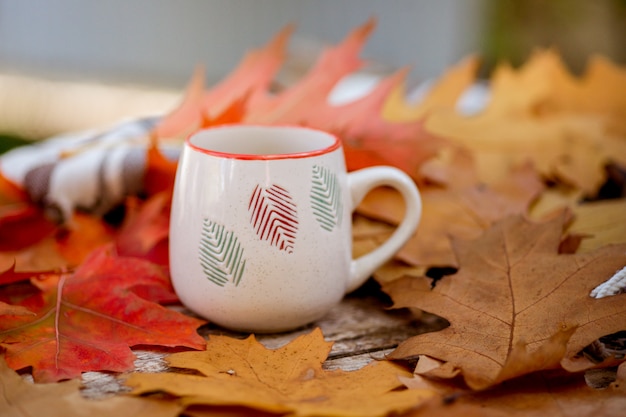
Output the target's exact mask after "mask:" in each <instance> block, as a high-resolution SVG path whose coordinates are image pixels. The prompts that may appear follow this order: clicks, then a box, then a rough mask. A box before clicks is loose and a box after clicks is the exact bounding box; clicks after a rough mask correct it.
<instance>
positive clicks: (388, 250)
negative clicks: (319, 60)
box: [170, 125, 421, 332]
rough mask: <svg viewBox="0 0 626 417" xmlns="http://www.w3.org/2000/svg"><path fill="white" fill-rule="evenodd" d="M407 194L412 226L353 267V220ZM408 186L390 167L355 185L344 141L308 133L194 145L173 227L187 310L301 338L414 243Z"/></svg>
mask: <svg viewBox="0 0 626 417" xmlns="http://www.w3.org/2000/svg"><path fill="white" fill-rule="evenodd" d="M378 185H390V186H393V187H395V188H397V189H398V190H399V191H400V192H401V193H402V194H403V196H404V197H405V200H406V201H407V206H408V210H407V213H409V214H408V215H407V217H406V218H405V219H404V222H403V224H401V225H400V227H399V228H398V230H397V231H396V233H395V234H394V235H393V236H392V237H391V238H390V239H389V240H388V241H387V242H386V244H385V245H383V246H382V247H381V248H379V249H377V250H375V251H374V252H372V253H370V254H367V255H365V256H364V257H362V258H359V259H357V260H352V257H351V256H352V255H351V253H352V237H351V221H350V220H351V212H352V211H353V209H354V207H355V205H356V204H358V202H359V201H360V200H361V198H362V197H363V196H364V195H365V194H366V193H367V191H369V190H370V189H372V188H374V187H376V186H378ZM420 214H421V202H420V198H419V194H418V191H417V189H416V188H415V185H414V183H413V182H412V180H411V179H410V178H408V177H407V176H406V175H405V174H404V173H402V172H401V171H399V170H396V169H393V168H389V167H380V168H369V169H365V170H361V171H358V172H356V173H350V174H347V173H346V168H345V162H344V155H343V150H342V148H341V145H340V142H339V141H338V139H337V138H336V137H334V136H333V135H330V134H328V133H325V132H320V131H316V130H312V129H307V128H301V127H277V126H273V127H270V126H245V125H235V126H224V127H217V128H212V129H208V130H203V131H200V132H198V133H196V134H195V135H193V136H191V137H190V138H189V139H188V140H187V142H186V144H185V147H184V150H183V154H182V156H181V159H180V162H179V166H178V173H177V177H176V184H175V188H174V199H173V205H172V214H171V224H170V267H171V275H172V282H173V284H174V288H175V290H176V292H177V294H178V295H179V297H180V299H181V301H182V302H183V304H185V305H186V306H187V307H188V308H190V309H191V310H193V311H194V312H196V313H197V314H199V315H201V316H203V317H205V318H207V319H208V320H210V321H212V322H214V323H216V324H219V325H221V326H224V327H227V328H231V329H235V330H243V331H252V332H277V331H284V330H289V329H293V328H296V327H299V326H302V325H305V324H307V323H310V322H312V321H314V320H316V319H318V318H320V317H322V316H323V315H324V314H325V313H326V312H327V311H328V310H329V309H330V308H332V307H333V306H334V305H336V304H337V303H338V302H339V301H340V300H341V299H342V298H343V296H344V295H345V294H346V292H349V291H351V290H353V289H355V288H357V287H358V286H359V285H361V284H362V283H363V282H364V281H365V280H366V279H367V278H368V277H369V276H370V274H371V273H372V272H373V271H374V269H376V268H377V267H378V266H380V265H381V264H382V263H383V262H385V261H386V260H388V259H389V258H390V257H391V256H393V254H394V253H395V252H396V251H397V250H398V249H399V248H400V247H401V246H402V245H403V244H404V243H405V242H406V240H408V238H409V237H410V236H411V235H412V234H413V232H414V231H415V228H416V227H417V224H418V222H419V218H420Z"/></svg>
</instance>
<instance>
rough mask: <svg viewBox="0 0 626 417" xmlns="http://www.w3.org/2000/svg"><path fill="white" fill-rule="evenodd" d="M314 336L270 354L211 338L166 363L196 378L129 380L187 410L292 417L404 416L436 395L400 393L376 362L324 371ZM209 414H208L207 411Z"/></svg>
mask: <svg viewBox="0 0 626 417" xmlns="http://www.w3.org/2000/svg"><path fill="white" fill-rule="evenodd" d="M331 345H332V344H331V343H328V342H325V341H324V337H323V335H322V332H321V331H320V330H319V329H316V330H314V331H313V332H311V333H309V334H306V335H303V336H300V337H298V338H296V339H295V340H293V341H292V342H290V343H289V344H287V345H285V346H283V347H281V348H279V349H275V350H269V349H266V348H265V347H264V346H263V345H261V344H260V343H258V342H257V341H256V340H255V338H254V336H250V337H249V338H247V339H245V340H238V339H234V338H231V337H227V336H217V335H216V336H211V337H210V339H209V341H208V343H207V349H206V351H203V352H181V353H177V354H173V355H171V356H169V357H168V358H167V361H168V363H169V364H170V366H172V367H176V368H184V369H191V370H195V371H197V372H199V373H200V374H201V375H191V374H180V373H160V374H138V373H135V374H132V375H131V376H130V377H129V378H128V379H127V380H126V383H127V384H128V385H130V386H131V387H133V388H134V390H133V392H132V393H133V394H135V395H140V394H142V393H147V392H167V393H169V394H172V395H175V396H177V397H180V399H179V401H180V403H182V404H185V405H188V406H189V405H206V406H208V405H211V406H221V405H234V404H236V405H239V406H244V407H247V408H250V409H254V410H258V411H265V412H271V413H280V414H285V413H289V415H298V416H337V415H342V416H363V417H365V416H372V417H374V416H386V415H388V414H389V413H391V412H394V411H395V412H401V411H406V410H408V409H410V408H412V407H415V406H417V405H418V404H420V403H422V402H423V401H424V400H425V399H427V398H430V397H432V396H433V395H434V393H433V392H432V391H429V390H401V389H400V390H399V389H398V388H400V382H399V380H398V376H400V375H404V376H406V371H405V370H404V369H403V368H401V367H398V366H397V365H395V364H393V363H391V362H388V361H381V362H376V363H372V364H370V365H368V366H366V367H364V368H362V369H360V370H357V371H352V372H345V371H325V370H323V369H322V363H323V362H324V360H325V359H326V357H327V356H328V353H329V352H330V348H331ZM209 410H211V409H209Z"/></svg>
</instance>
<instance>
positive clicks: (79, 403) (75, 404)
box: [0, 358, 182, 417]
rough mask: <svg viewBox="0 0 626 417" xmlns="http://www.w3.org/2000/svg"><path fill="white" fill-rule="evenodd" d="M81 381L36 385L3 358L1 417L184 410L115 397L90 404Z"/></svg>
mask: <svg viewBox="0 0 626 417" xmlns="http://www.w3.org/2000/svg"><path fill="white" fill-rule="evenodd" d="M80 388H81V387H80V381H78V380H72V381H65V382H60V383H54V384H32V383H30V382H27V381H25V380H24V379H23V378H22V377H20V376H19V375H18V374H16V373H15V372H13V371H12V370H11V369H10V368H9V367H8V366H7V364H6V362H5V361H4V360H3V359H2V358H0V391H1V392H2V395H1V396H0V415H2V416H3V417H27V416H47V417H74V416H76V417H79V416H91V417H109V416H130V415H132V416H136V417H176V416H178V415H179V413H180V412H181V411H182V406H180V405H178V404H176V403H175V402H173V401H164V400H160V401H159V400H154V399H148V398H132V397H114V398H107V399H105V400H88V399H86V398H84V397H83V396H82V395H81V392H80Z"/></svg>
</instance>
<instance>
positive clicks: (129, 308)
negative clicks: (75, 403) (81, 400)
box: [0, 246, 204, 382]
mask: <svg viewBox="0 0 626 417" xmlns="http://www.w3.org/2000/svg"><path fill="white" fill-rule="evenodd" d="M34 283H35V284H36V285H37V286H39V287H40V289H41V291H39V292H37V293H35V294H33V295H31V296H29V297H26V298H24V299H23V300H21V301H20V302H19V303H14V305H17V306H21V307H24V308H26V309H28V310H30V311H32V312H34V313H35V314H36V316H35V317H32V316H29V315H24V316H4V317H3V320H2V321H1V322H0V346H2V347H3V348H4V349H5V358H6V360H7V363H8V364H9V366H10V367H12V368H13V369H16V370H17V369H23V368H26V367H29V366H30V367H32V368H33V377H34V378H35V380H36V381H41V382H50V381H58V380H61V379H66V378H74V377H77V376H80V374H81V372H83V371H89V370H109V371H116V372H123V371H128V370H130V369H133V358H134V356H133V354H132V352H131V350H130V348H129V347H132V346H135V345H140V344H141V345H158V346H171V347H174V346H186V347H190V348H195V349H198V348H202V347H203V346H204V340H203V338H202V337H200V336H199V335H198V334H197V333H196V328H197V327H198V326H200V325H201V324H202V323H203V321H201V320H198V319H195V318H192V317H188V316H185V315H182V314H180V313H177V312H175V311H172V310H168V309H166V308H165V307H162V306H160V305H159V304H156V302H158V301H161V300H163V299H171V298H172V295H171V293H172V289H171V287H170V283H169V279H168V277H167V276H166V275H165V274H164V273H163V271H162V270H161V269H160V268H159V267H157V266H156V265H153V264H151V263H149V262H146V261H143V260H141V259H136V258H123V257H118V256H115V255H114V254H113V253H112V251H111V247H109V246H103V247H102V248H101V249H100V250H97V251H96V252H94V253H93V254H92V255H91V256H90V257H89V259H87V260H86V261H85V262H84V263H83V264H82V265H81V266H80V267H79V268H78V269H77V270H76V271H75V272H74V273H73V274H71V275H70V274H58V275H55V276H52V277H50V276H48V279H46V280H43V281H41V282H37V281H34ZM4 296H6V293H5V292H3V293H2V294H0V301H4V302H6V301H10V300H5V299H3V298H2V297H4Z"/></svg>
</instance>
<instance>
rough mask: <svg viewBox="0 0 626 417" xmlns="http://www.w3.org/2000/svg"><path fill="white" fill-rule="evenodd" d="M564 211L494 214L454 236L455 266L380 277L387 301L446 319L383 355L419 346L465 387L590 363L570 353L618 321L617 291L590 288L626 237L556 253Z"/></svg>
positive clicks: (607, 270)
mask: <svg viewBox="0 0 626 417" xmlns="http://www.w3.org/2000/svg"><path fill="white" fill-rule="evenodd" d="M563 226H564V216H560V217H557V218H555V219H553V220H551V221H549V222H547V223H541V224H540V223H531V222H529V221H527V220H525V219H524V218H523V217H522V216H512V217H509V218H507V219H504V220H502V221H499V222H497V223H496V224H495V225H494V226H492V227H491V228H490V229H488V230H487V231H486V232H485V233H484V234H483V235H482V236H481V237H480V238H479V239H476V240H473V241H461V240H458V239H456V240H454V250H455V252H456V254H457V257H458V259H459V265H460V269H459V272H458V273H457V274H455V275H452V276H448V277H445V278H444V279H442V280H440V281H439V282H437V284H436V286H435V288H434V289H431V282H430V280H428V279H426V278H420V277H406V278H403V279H400V280H397V281H393V282H391V283H390V284H387V285H386V286H384V288H383V289H384V291H385V292H387V293H388V294H390V295H391V297H392V298H393V300H394V306H395V307H417V308H420V309H423V310H425V311H428V312H431V313H434V314H437V315H440V316H442V317H444V318H446V319H448V321H449V322H450V323H451V325H450V327H448V328H446V329H444V330H442V331H439V332H434V333H428V334H424V335H420V336H416V337H413V338H411V339H409V340H407V341H405V342H404V343H402V344H401V345H400V346H399V347H398V348H397V349H396V350H395V351H394V352H393V353H392V354H391V355H390V358H394V359H400V358H407V357H413V356H417V355H428V356H431V357H434V358H437V359H441V360H444V361H446V364H445V365H443V366H442V371H445V372H446V373H447V374H448V376H451V375H453V374H454V373H453V372H451V371H453V370H454V371H456V372H461V373H462V374H463V376H464V378H465V381H466V382H467V384H468V385H469V386H470V387H471V388H474V389H482V388H486V387H488V386H490V385H493V384H496V383H498V382H500V381H503V380H506V379H510V378H513V377H515V376H519V375H523V374H527V373H530V372H534V371H539V370H542V369H551V368H556V367H559V366H564V367H565V368H567V369H578V370H579V369H584V368H585V367H589V366H591V364H590V363H589V362H588V361H587V360H586V359H584V358H577V357H576V355H577V354H578V352H580V351H581V350H582V349H583V348H584V347H585V346H587V345H588V344H590V343H591V342H593V341H594V340H596V339H597V338H599V337H601V336H604V335H608V334H611V333H615V332H617V331H620V330H624V323H626V304H625V303H624V297H626V296H625V295H618V296H614V297H606V298H602V299H594V298H591V297H590V296H589V294H590V292H591V290H592V289H593V288H594V287H595V286H597V285H598V284H600V283H602V282H604V281H606V280H607V279H608V278H610V277H611V276H612V275H613V274H614V273H615V272H616V271H617V270H619V269H621V267H623V266H624V265H625V264H626V245H612V246H607V247H604V248H602V249H599V250H596V251H593V252H587V253H584V254H567V255H560V254H559V253H558V248H559V244H560V239H561V234H562V230H563Z"/></svg>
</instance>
